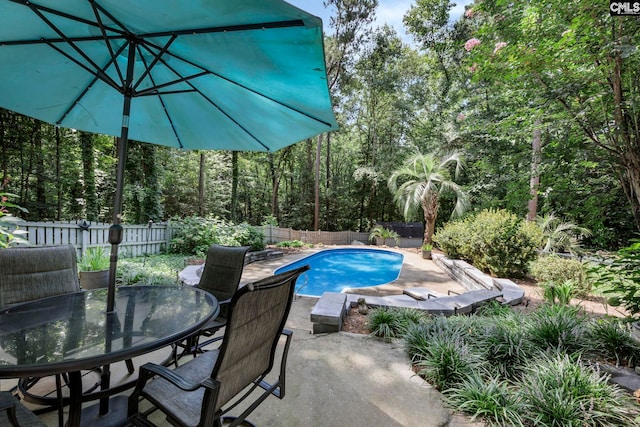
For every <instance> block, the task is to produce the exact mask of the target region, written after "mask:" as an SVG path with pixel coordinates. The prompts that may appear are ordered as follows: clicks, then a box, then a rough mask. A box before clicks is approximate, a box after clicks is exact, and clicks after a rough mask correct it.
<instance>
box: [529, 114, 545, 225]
mask: <svg viewBox="0 0 640 427" xmlns="http://www.w3.org/2000/svg"><path fill="white" fill-rule="evenodd" d="M541 125H542V122H541V121H540V119H537V120H536V123H535V125H534V126H535V127H534V129H533V139H532V140H531V180H530V181H529V194H530V195H531V198H530V199H529V209H528V212H527V221H529V222H535V220H536V216H537V215H538V189H539V187H540V163H541V161H542V143H541V139H542V137H541V136H542V130H541Z"/></svg>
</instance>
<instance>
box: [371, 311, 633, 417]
mask: <svg viewBox="0 0 640 427" xmlns="http://www.w3.org/2000/svg"><path fill="white" fill-rule="evenodd" d="M369 319H370V321H369V327H370V330H371V331H372V332H371V335H373V336H381V337H383V338H385V339H390V338H391V337H392V336H396V337H400V338H401V339H402V340H403V341H404V344H405V348H406V351H407V354H408V356H409V357H410V359H411V361H412V365H413V367H414V370H415V371H416V373H417V374H418V375H420V376H421V377H422V378H424V379H425V380H426V381H427V382H429V383H430V384H432V385H433V386H434V387H436V388H437V389H438V390H440V391H441V392H442V393H443V396H444V398H445V400H446V402H448V404H450V405H451V407H452V408H453V409H455V410H458V411H462V412H464V413H466V414H468V415H470V416H471V417H472V418H473V419H478V420H482V421H483V422H486V423H487V424H488V425H492V426H493V425H496V426H506V425H510V426H511V425H513V426H535V425H546V426H578V425H579V426H633V425H640V418H639V415H640V407H639V406H638V405H637V403H635V402H634V401H633V399H632V397H631V396H630V395H629V394H628V393H627V392H626V391H624V390H622V389H621V388H619V387H618V386H617V385H614V384H611V383H609V382H608V374H606V373H605V372H604V370H601V369H600V366H601V365H602V364H611V365H616V366H626V367H634V366H635V364H636V362H637V360H638V356H639V355H640V346H639V345H638V343H637V342H636V341H634V340H633V339H632V338H631V336H630V334H629V330H628V328H627V326H628V325H627V324H626V323H625V322H624V320H623V319H617V318H594V317H591V316H588V315H587V313H586V312H585V311H584V310H583V309H581V308H579V307H574V306H568V305H561V304H548V303H547V304H543V305H541V306H540V307H539V308H538V309H536V310H535V311H533V312H532V313H529V314H524V313H522V312H518V311H515V310H513V309H512V308H510V307H505V306H502V305H500V304H498V303H492V304H489V305H487V306H485V307H483V308H482V309H481V310H478V312H476V313H475V314H473V315H471V316H452V317H443V316H435V317H429V316H424V315H422V316H411V317H409V316H405V315H404V314H402V313H401V312H395V310H393V309H374V310H371V312H370V313H369Z"/></svg>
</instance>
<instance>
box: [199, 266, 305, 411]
mask: <svg viewBox="0 0 640 427" xmlns="http://www.w3.org/2000/svg"><path fill="white" fill-rule="evenodd" d="M308 269H309V266H306V265H305V266H304V267H300V268H298V269H296V270H291V271H288V272H285V273H280V274H276V275H274V276H270V277H267V278H265V279H262V280H259V281H257V282H254V283H250V284H248V285H246V286H243V287H242V288H240V290H238V292H236V293H235V294H234V296H233V298H232V300H231V304H230V307H229V316H228V318H227V326H226V329H225V333H224V337H223V339H222V345H221V346H220V353H219V355H218V359H217V361H216V365H215V367H214V368H213V372H212V375H211V378H212V379H213V380H214V381H217V382H219V390H218V396H217V401H216V404H215V408H213V410H214V411H218V410H219V409H220V408H221V407H222V406H224V405H225V404H226V403H227V402H228V401H229V400H230V399H232V398H233V397H234V396H235V395H236V394H238V393H239V392H240V391H241V390H243V389H244V388H245V387H247V386H248V385H249V384H252V383H253V382H254V381H255V380H257V379H260V378H261V377H263V376H264V375H266V374H267V373H269V371H271V368H272V367H273V362H274V357H275V351H276V348H277V345H278V340H279V339H280V334H281V333H282V330H283V329H284V325H285V322H286V321H287V316H288V315H289V309H290V308H291V301H292V299H293V291H294V287H295V283H296V280H297V279H298V276H300V274H302V273H303V272H305V271H306V270H308ZM205 400H206V399H205ZM209 409H211V408H209Z"/></svg>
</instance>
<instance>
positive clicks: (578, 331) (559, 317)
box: [525, 304, 589, 354]
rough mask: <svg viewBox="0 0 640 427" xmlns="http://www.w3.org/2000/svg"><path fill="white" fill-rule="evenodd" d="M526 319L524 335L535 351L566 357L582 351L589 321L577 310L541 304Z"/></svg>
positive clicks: (576, 308) (575, 308)
mask: <svg viewBox="0 0 640 427" xmlns="http://www.w3.org/2000/svg"><path fill="white" fill-rule="evenodd" d="M526 319H527V321H526V324H525V328H526V333H527V334H528V336H529V339H530V341H531V343H532V344H533V345H534V346H536V347H537V348H538V349H540V350H542V351H546V350H556V351H561V352H565V353H568V354H573V353H576V352H580V351H582V350H583V349H584V344H585V342H586V340H587V332H588V321H589V320H588V318H587V316H586V315H585V313H584V310H583V309H581V308H580V307H574V306H568V305H555V304H544V305H542V306H540V307H539V308H538V309H537V310H536V311H534V312H533V313H531V315H530V316H528V317H527V318H526Z"/></svg>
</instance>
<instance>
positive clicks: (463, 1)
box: [287, 0, 473, 43]
mask: <svg viewBox="0 0 640 427" xmlns="http://www.w3.org/2000/svg"><path fill="white" fill-rule="evenodd" d="M287 2H289V3H291V4H292V5H294V6H297V7H299V8H300V9H303V10H305V11H307V12H309V13H311V14H313V15H316V16H319V17H320V18H322V24H323V25H324V27H325V30H326V29H327V28H328V25H329V17H330V16H331V11H330V10H327V9H325V8H324V5H323V0H287ZM452 2H453V3H455V4H456V6H455V7H454V8H453V10H452V14H451V15H452V16H451V17H452V19H453V20H457V19H458V18H459V17H460V16H461V15H462V13H464V7H465V5H467V4H471V3H473V0H452ZM413 4H414V0H378V9H377V10H376V26H382V25H384V24H385V23H386V24H389V25H391V26H392V27H394V28H395V30H396V31H397V32H398V34H399V35H400V37H401V38H402V39H403V40H404V41H405V42H407V43H410V42H411V37H410V36H408V35H407V34H406V32H405V31H404V28H403V26H402V17H403V16H404V14H405V13H406V12H407V10H409V8H410V7H411V6H412V5H413ZM325 33H327V31H325Z"/></svg>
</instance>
